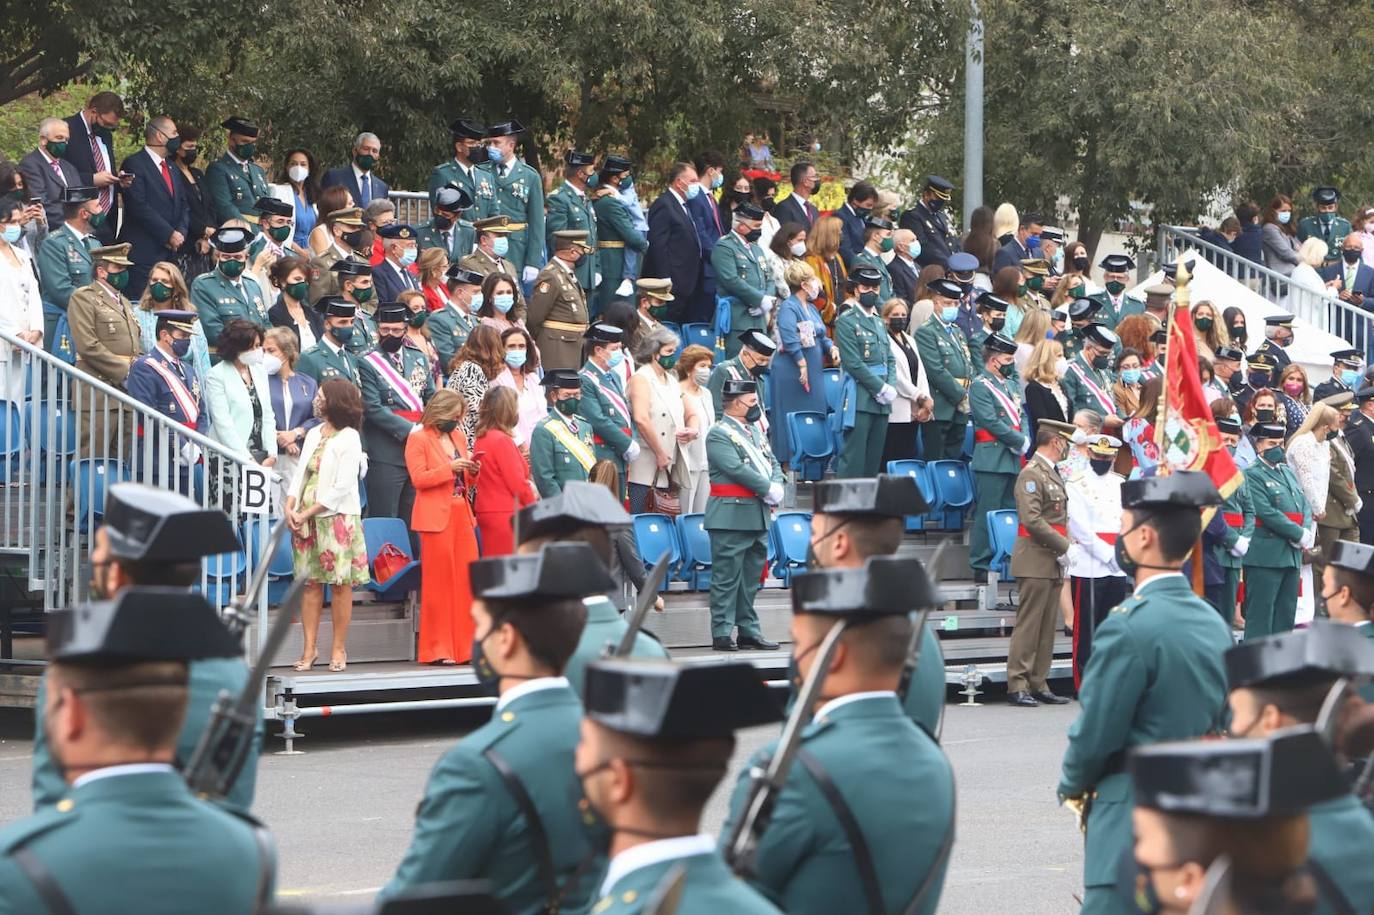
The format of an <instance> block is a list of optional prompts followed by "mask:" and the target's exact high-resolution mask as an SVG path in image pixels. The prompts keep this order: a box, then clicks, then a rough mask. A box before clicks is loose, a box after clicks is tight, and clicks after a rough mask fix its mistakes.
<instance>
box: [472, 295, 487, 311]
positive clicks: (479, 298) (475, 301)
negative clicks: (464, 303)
mask: <svg viewBox="0 0 1374 915" xmlns="http://www.w3.org/2000/svg"><path fill="white" fill-rule="evenodd" d="M485 301H486V298H485V297H484V296H483V295H482V293H480V292H474V293H473V294H472V301H470V302H468V308H471V309H472V310H473V311H476V310H477V309H479V308H481V307H482V303H483V302H485Z"/></svg>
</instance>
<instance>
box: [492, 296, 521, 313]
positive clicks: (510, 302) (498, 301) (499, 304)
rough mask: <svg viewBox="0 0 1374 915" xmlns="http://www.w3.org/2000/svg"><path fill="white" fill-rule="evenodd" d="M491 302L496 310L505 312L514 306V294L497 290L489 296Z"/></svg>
mask: <svg viewBox="0 0 1374 915" xmlns="http://www.w3.org/2000/svg"><path fill="white" fill-rule="evenodd" d="M491 304H492V305H494V306H495V307H496V310H497V311H499V312H501V314H505V313H506V312H508V311H510V310H511V309H512V308H514V307H515V294H514V293H510V292H498V293H496V295H494V296H492V297H491Z"/></svg>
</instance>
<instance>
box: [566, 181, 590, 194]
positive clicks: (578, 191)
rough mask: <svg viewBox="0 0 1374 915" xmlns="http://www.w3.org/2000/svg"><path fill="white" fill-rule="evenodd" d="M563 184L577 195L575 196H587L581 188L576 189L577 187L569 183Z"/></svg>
mask: <svg viewBox="0 0 1374 915" xmlns="http://www.w3.org/2000/svg"><path fill="white" fill-rule="evenodd" d="M563 183H564V184H566V185H567V186H568V190H570V191H573V192H575V193H576V194H577V196H579V197H586V196H587V192H586V191H584V190H582V188H580V187H578V186H577V185H575V184H573V183H572V182H571V181H564V182H563Z"/></svg>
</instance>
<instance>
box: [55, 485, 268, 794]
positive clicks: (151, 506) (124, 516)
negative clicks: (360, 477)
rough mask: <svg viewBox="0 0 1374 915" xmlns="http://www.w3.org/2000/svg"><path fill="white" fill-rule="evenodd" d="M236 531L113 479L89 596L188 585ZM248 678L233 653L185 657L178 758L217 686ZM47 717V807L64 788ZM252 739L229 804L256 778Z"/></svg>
mask: <svg viewBox="0 0 1374 915" xmlns="http://www.w3.org/2000/svg"><path fill="white" fill-rule="evenodd" d="M239 548H240V545H239V538H238V535H237V534H235V533H234V527H233V525H232V524H231V523H230V521H229V518H228V516H227V515H225V514H224V512H222V511H219V510H217V509H213V508H201V507H200V506H199V505H197V504H196V503H195V502H193V501H191V500H190V499H188V498H186V497H185V496H182V495H178V494H176V493H173V492H168V491H166V490H163V489H157V488H155V487H152V486H144V485H143V484H141V483H116V484H114V485H113V486H111V487H110V488H109V490H108V491H107V492H106V494H105V523H104V524H103V525H101V526H100V527H98V528H96V530H95V539H94V541H93V542H92V544H91V594H92V596H94V597H96V598H98V599H101V600H108V599H111V598H114V597H116V596H117V595H118V594H120V592H122V591H124V590H125V589H126V588H130V587H134V586H161V587H172V588H181V589H183V590H188V589H190V588H191V586H192V585H195V584H197V583H198V582H199V581H200V574H201V570H200V566H201V560H202V559H203V558H204V557H206V556H217V555H219V554H221V553H232V552H236V551H237V550H238V549H239ZM246 682H248V665H247V664H246V663H244V660H243V658H242V657H240V656H239V653H235V654H234V655H233V656H225V657H205V658H200V659H194V660H192V661H191V672H190V684H189V689H190V694H189V700H188V703H187V708H186V714H185V724H184V726H183V727H182V728H181V736H180V738H179V739H178V740H177V742H176V760H177V762H178V763H179V764H184V763H186V762H188V761H189V760H190V758H191V753H192V751H194V750H195V748H196V744H198V743H199V742H200V737H201V734H203V733H204V732H205V726H206V724H207V723H208V722H209V720H210V710H211V708H212V707H213V706H214V704H215V699H217V698H218V697H219V694H220V691H221V690H228V691H229V693H230V694H232V695H238V694H239V692H241V691H242V690H243V685H244V684H245V683H246ZM46 691H47V677H44V678H43V679H42V680H40V681H39V683H38V697H37V700H36V702H35V707H36V708H38V709H42V708H44V707H45V705H44V703H45V701H46V700H45V695H46ZM47 725H48V719H47V717H46V716H44V715H41V714H40V715H36V716H35V717H34V733H33V805H34V809H35V810H44V809H46V808H49V807H52V806H53V805H54V804H57V803H58V802H59V801H61V800H62V798H63V796H64V795H66V794H67V791H68V786H67V784H66V782H65V781H64V780H63V777H62V772H61V769H60V767H59V766H58V764H57V763H56V761H55V760H54V758H53V755H52V751H51V750H50V748H49V740H48V734H47ZM257 727H258V739H255V740H253V741H251V742H250V743H249V746H248V758H247V762H246V763H245V764H244V767H243V770H242V772H241V773H240V774H239V777H238V780H237V781H235V783H234V785H233V787H232V789H231V790H230V792H229V796H228V798H227V799H226V800H227V801H228V803H230V804H231V805H233V806H235V807H237V808H239V809H240V810H247V809H248V808H249V807H251V806H252V805H253V793H254V789H255V787H256V784H257V777H258V750H259V744H260V743H261V739H260V738H261V734H262V722H261V719H259V722H258V725H257Z"/></svg>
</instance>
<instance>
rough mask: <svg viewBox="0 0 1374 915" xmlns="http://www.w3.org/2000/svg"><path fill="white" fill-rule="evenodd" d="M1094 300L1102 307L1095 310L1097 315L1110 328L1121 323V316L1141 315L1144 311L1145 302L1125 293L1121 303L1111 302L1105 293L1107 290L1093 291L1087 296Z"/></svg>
mask: <svg viewBox="0 0 1374 915" xmlns="http://www.w3.org/2000/svg"><path fill="white" fill-rule="evenodd" d="M1088 298H1090V299H1092V300H1093V301H1094V302H1100V303H1102V307H1101V308H1099V309H1098V310H1097V315H1098V316H1099V317H1100V318H1101V319H1102V323H1103V324H1105V325H1107V327H1109V328H1111V329H1112V330H1115V329H1116V325H1118V324H1120V323H1121V319H1122V318H1129V317H1130V316H1131V315H1143V314H1144V313H1145V302H1144V301H1142V300H1141V299H1137V298H1134V297H1132V296H1128V295H1126V294H1125V293H1124V292H1123V293H1122V296H1121V305H1120V306H1119V307H1118V306H1117V305H1114V304H1112V297H1111V296H1110V295H1108V294H1107V290H1105V289H1103V290H1101V291H1100V292H1094V293H1093V294H1092V295H1090V296H1088Z"/></svg>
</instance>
